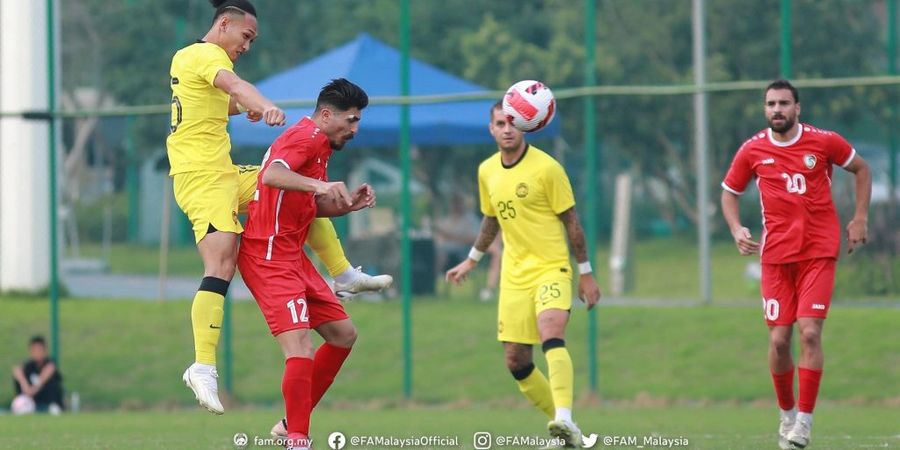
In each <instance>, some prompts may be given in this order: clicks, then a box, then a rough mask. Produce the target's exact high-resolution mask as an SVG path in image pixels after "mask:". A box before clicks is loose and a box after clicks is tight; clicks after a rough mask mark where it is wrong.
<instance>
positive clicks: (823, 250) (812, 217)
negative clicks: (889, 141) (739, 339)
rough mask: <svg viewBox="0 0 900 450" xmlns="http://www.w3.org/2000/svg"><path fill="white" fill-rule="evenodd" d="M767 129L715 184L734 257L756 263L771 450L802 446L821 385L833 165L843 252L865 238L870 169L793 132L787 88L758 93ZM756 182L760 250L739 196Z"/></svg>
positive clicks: (816, 134) (828, 138)
mask: <svg viewBox="0 0 900 450" xmlns="http://www.w3.org/2000/svg"><path fill="white" fill-rule="evenodd" d="M765 114H766V120H767V121H768V122H769V127H768V128H767V129H764V130H762V131H760V132H758V133H756V134H755V135H753V137H751V138H750V139H748V140H747V141H746V142H744V144H743V145H742V146H741V148H740V149H739V150H738V152H737V154H736V155H735V156H734V160H733V161H732V163H731V168H729V169H728V174H727V175H726V176H725V180H724V181H723V182H722V188H723V189H724V191H723V192H722V214H723V215H724V216H725V221H726V222H728V227H729V228H730V229H731V234H732V236H733V237H734V241H735V243H736V244H737V247H738V250H739V251H740V253H741V254H742V255H750V254H753V253H759V254H760V260H761V263H762V286H761V290H762V298H763V310H764V312H765V318H766V323H767V324H768V326H769V369H770V371H771V373H772V380H773V382H774V385H775V394H776V396H777V398H778V405H779V407H780V408H781V420H780V423H779V430H778V431H779V445H780V446H781V448H803V447H806V445H808V444H809V441H810V429H811V427H812V413H813V408H814V407H815V404H816V397H817V395H818V392H819V381H820V380H821V378H822V367H823V359H824V358H823V352H822V326H823V324H824V321H825V317H826V316H827V314H828V308H829V306H830V303H831V294H832V290H833V288H834V271H835V263H836V261H837V257H838V253H839V251H840V245H841V242H840V241H841V230H840V223H839V221H838V215H837V210H836V209H835V207H834V203H833V202H832V200H831V174H832V165H834V164H837V165H839V166H841V167H842V168H843V169H844V170H847V171H848V172H851V173H853V175H854V178H855V188H856V211H855V213H854V215H853V219H852V220H850V223H848V224H847V228H846V229H847V241H848V242H847V250H848V253H850V252H853V249H854V248H856V246H858V245H861V244H864V243H865V242H866V238H867V235H868V211H869V198H870V197H871V191H872V176H871V173H870V171H869V166H868V164H866V162H865V161H864V160H863V159H862V157H860V156H859V155H858V154H857V153H856V150H854V149H853V147H852V146H850V144H849V143H848V142H847V141H846V140H845V139H844V138H843V137H841V136H840V135H839V134H837V133H835V132H833V131H827V130H821V129H818V128H815V127H813V126H811V125H808V124H803V123H800V122H798V120H797V119H798V117H799V116H800V97H799V94H798V93H797V89H796V88H794V86H792V85H791V84H790V83H789V82H788V81H785V80H778V81H775V82H773V83H771V84H770V85H769V86H768V87H767V88H766V90H765ZM751 178H756V185H757V188H758V189H759V195H760V201H761V203H762V215H763V230H762V240H761V243H758V242H756V241H754V240H753V239H752V236H751V234H750V230H748V229H747V228H746V227H744V226H743V225H742V224H741V222H740V216H739V214H738V209H739V208H738V207H739V196H740V195H741V194H743V193H744V189H745V188H746V187H747V184H748V183H749V182H750V179H751ZM794 322H797V326H798V328H799V332H800V343H801V353H800V361H799V365H798V372H799V379H800V385H799V401H798V402H797V403H798V404H797V408H798V409H799V413H798V412H797V409H795V404H794V390H793V386H794V361H793V359H792V357H791V333H792V331H793V325H794Z"/></svg>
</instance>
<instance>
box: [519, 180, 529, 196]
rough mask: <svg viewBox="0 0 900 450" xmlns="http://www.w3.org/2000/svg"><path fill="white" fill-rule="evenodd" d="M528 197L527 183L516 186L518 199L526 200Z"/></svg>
mask: <svg viewBox="0 0 900 450" xmlns="http://www.w3.org/2000/svg"><path fill="white" fill-rule="evenodd" d="M527 196H528V185H527V184H525V183H519V185H518V186H516V197H519V198H525V197H527Z"/></svg>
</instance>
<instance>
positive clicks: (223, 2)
mask: <svg viewBox="0 0 900 450" xmlns="http://www.w3.org/2000/svg"><path fill="white" fill-rule="evenodd" d="M209 3H211V4H212V5H213V8H216V14H215V15H214V16H213V23H216V20H219V17H220V16H221V15H222V14H228V13H230V14H237V15H239V16H243V15H244V14H250V15H251V16H253V17H256V8H254V7H253V5H251V4H250V2H249V1H247V0H209Z"/></svg>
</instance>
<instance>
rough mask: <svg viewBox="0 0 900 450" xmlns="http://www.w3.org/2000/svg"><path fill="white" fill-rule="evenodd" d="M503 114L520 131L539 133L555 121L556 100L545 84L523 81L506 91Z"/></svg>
mask: <svg viewBox="0 0 900 450" xmlns="http://www.w3.org/2000/svg"><path fill="white" fill-rule="evenodd" d="M503 114H505V115H506V119H507V120H509V122H510V123H512V125H513V126H514V127H516V128H517V129H519V130H520V131H524V132H526V133H527V132H530V131H537V130H540V129H541V128H544V127H545V126H547V124H549V123H550V122H551V121H552V120H553V116H554V115H555V114H556V99H555V98H554V97H553V92H552V91H550V88H548V87H547V86H546V85H545V84H544V83H541V82H540V81H535V80H523V81H520V82H518V83H516V84H514V85H512V86H511V87H510V88H509V89H507V90H506V94H505V95H504V96H503Z"/></svg>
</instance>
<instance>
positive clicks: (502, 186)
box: [478, 145, 575, 288]
mask: <svg viewBox="0 0 900 450" xmlns="http://www.w3.org/2000/svg"><path fill="white" fill-rule="evenodd" d="M478 192H479V197H480V201H481V212H482V214H484V215H485V216H490V217H496V218H497V221H498V222H499V223H500V229H501V230H502V231H503V264H502V267H503V270H502V274H501V282H500V285H501V287H508V288H528V287H533V286H534V285H535V284H536V283H538V282H540V281H541V280H542V279H545V278H547V277H557V276H560V277H565V278H568V279H571V277H572V269H571V266H570V264H569V246H568V242H567V240H566V231H565V226H564V225H563V222H562V220H560V218H559V216H558V215H559V214H560V213H562V212H564V211H566V210H568V209H569V208H571V207H573V206H575V196H574V195H573V194H572V185H571V184H570V183H569V177H568V176H567V175H566V171H565V169H563V167H562V165H560V164H559V162H557V161H556V160H555V159H553V157H551V156H550V155H548V154H547V153H545V152H544V151H542V150H540V149H539V148H537V147H534V146H531V145H528V146H527V147H526V149H525V153H524V154H523V155H522V157H521V158H520V159H519V161H518V162H516V163H515V164H513V165H512V166H504V165H503V161H502V160H501V159H500V153H499V152H497V153H496V154H494V155H493V156H491V157H490V158H488V159H486V160H485V161H484V162H482V163H481V165H480V166H478Z"/></svg>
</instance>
